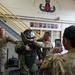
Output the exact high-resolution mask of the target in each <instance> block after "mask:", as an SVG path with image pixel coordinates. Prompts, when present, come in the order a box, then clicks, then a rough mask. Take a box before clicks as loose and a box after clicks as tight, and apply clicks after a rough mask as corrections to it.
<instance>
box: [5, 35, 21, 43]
mask: <svg viewBox="0 0 75 75" xmlns="http://www.w3.org/2000/svg"><path fill="white" fill-rule="evenodd" d="M5 38H6V41H7V42H12V43H14V44H17V43H18V42H20V41H15V40H13V39H12V38H11V37H10V36H8V37H5Z"/></svg>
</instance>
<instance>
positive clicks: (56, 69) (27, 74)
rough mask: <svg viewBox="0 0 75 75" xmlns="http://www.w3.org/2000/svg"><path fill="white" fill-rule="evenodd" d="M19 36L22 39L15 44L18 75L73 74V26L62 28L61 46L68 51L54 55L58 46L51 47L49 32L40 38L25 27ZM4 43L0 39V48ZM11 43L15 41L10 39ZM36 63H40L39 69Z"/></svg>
mask: <svg viewBox="0 0 75 75" xmlns="http://www.w3.org/2000/svg"><path fill="white" fill-rule="evenodd" d="M0 33H1V30H0ZM0 36H1V34H0ZM1 38H2V37H1ZM21 38H22V41H20V42H18V43H17V45H16V46H15V52H16V53H17V54H18V57H19V60H20V75H75V71H74V70H75V54H74V52H75V26H69V27H67V28H66V29H65V30H64V33H63V46H64V48H65V49H66V50H68V53H66V54H63V55H54V54H55V53H56V51H57V50H59V48H57V47H54V48H53V45H52V44H51V33H50V32H48V31H47V32H45V34H44V36H43V37H42V38H40V39H37V38H36V37H35V33H34V31H33V30H31V29H27V30H25V31H24V32H21ZM3 40H4V39H3ZM5 40H6V43H7V42H9V40H8V39H5ZM38 41H41V42H42V44H39V43H38ZM6 43H2V44H1V39H0V49H2V48H3V44H6ZM12 43H16V41H12ZM41 48H42V50H43V51H41ZM1 52H2V51H1V50H0V53H1ZM2 55H3V54H2ZM37 56H38V61H37ZM0 58H1V57H0ZM0 60H1V59H0ZM47 61H48V62H47ZM0 63H1V61H0ZM37 64H41V67H40V69H38V65H37ZM0 70H1V66H0Z"/></svg>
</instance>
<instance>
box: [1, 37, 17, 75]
mask: <svg viewBox="0 0 75 75" xmlns="http://www.w3.org/2000/svg"><path fill="white" fill-rule="evenodd" d="M8 42H12V43H15V44H16V43H17V42H16V41H14V40H13V39H11V38H10V37H7V36H4V37H1V36H0V73H3V72H4V58H5V47H6V44H7V43H8ZM1 75H2V74H1Z"/></svg>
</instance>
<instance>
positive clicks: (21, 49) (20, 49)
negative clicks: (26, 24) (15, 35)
mask: <svg viewBox="0 0 75 75" xmlns="http://www.w3.org/2000/svg"><path fill="white" fill-rule="evenodd" d="M15 52H16V53H17V54H21V53H23V52H25V46H24V45H23V43H22V42H20V43H18V44H16V46H15Z"/></svg>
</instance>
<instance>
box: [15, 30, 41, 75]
mask: <svg viewBox="0 0 75 75" xmlns="http://www.w3.org/2000/svg"><path fill="white" fill-rule="evenodd" d="M21 38H22V42H20V43H19V44H17V45H16V47H15V51H16V53H17V54H18V55H19V58H20V75H37V71H38V65H37V63H36V62H37V58H36V57H37V55H38V57H39V63H42V54H41V50H40V46H39V45H36V44H35V43H34V41H36V40H35V39H36V37H35V34H34V31H33V30H31V29H27V30H25V31H24V32H22V33H21Z"/></svg>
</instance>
